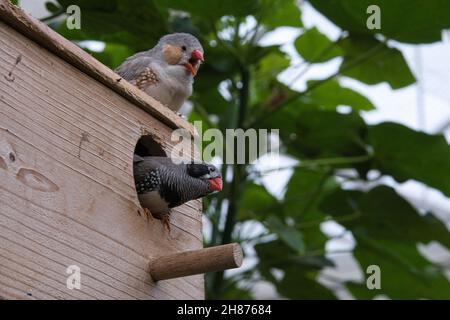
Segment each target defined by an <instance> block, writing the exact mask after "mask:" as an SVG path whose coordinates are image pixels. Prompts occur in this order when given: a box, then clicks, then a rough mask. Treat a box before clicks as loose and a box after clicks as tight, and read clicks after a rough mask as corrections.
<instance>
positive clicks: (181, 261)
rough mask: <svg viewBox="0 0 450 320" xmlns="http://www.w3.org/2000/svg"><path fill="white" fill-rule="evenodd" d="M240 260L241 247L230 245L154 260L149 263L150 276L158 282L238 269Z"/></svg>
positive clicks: (241, 254)
mask: <svg viewBox="0 0 450 320" xmlns="http://www.w3.org/2000/svg"><path fill="white" fill-rule="evenodd" d="M242 259H243V253H242V248H241V246H240V245H239V244H237V243H231V244H226V245H222V246H217V247H211V248H205V249H200V250H195V251H186V252H182V253H176V254H172V255H168V256H162V257H158V258H155V259H153V260H152V261H151V262H150V275H151V277H152V279H153V280H154V281H159V280H165V279H173V278H178V277H186V276H192V275H195V274H201V273H206V272H215V271H222V270H226V269H233V268H238V267H240V266H241V264H242Z"/></svg>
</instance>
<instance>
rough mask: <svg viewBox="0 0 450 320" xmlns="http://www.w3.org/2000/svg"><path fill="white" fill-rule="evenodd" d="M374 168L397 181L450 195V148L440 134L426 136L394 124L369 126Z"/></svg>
mask: <svg viewBox="0 0 450 320" xmlns="http://www.w3.org/2000/svg"><path fill="white" fill-rule="evenodd" d="M369 142H370V143H371V145H372V147H373V149H374V152H375V164H374V165H375V168H376V169H378V170H380V171H381V172H382V173H384V174H387V175H391V176H392V177H394V178H395V179H396V180H397V181H399V182H404V181H407V180H409V179H414V180H418V181H421V182H423V183H425V184H427V185H429V186H430V187H433V188H436V189H439V190H441V191H442V192H443V193H444V194H445V195H447V196H450V147H449V145H448V144H447V142H446V140H445V138H444V136H442V135H428V134H426V133H423V132H418V131H414V130H412V129H409V128H407V127H405V126H403V125H400V124H396V123H390V122H387V123H381V124H378V125H375V126H371V127H369Z"/></svg>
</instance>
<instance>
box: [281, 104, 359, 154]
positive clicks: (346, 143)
mask: <svg viewBox="0 0 450 320" xmlns="http://www.w3.org/2000/svg"><path fill="white" fill-rule="evenodd" d="M285 117H286V116H285ZM273 120H274V119H273ZM294 120H295V122H296V123H295V125H294V128H293V130H292V131H290V132H289V134H290V135H291V139H290V141H285V142H288V150H289V151H290V152H292V153H293V154H300V155H301V154H303V155H305V156H307V157H313V158H319V157H320V158H326V157H336V156H358V155H363V154H366V150H365V146H364V139H365V135H366V126H365V123H364V121H363V120H362V119H361V117H360V116H359V115H358V114H356V113H350V114H340V113H338V112H335V111H321V110H305V111H303V112H299V113H298V116H297V117H296V118H295V119H294ZM279 127H280V128H284V127H283V125H282V124H281V123H280V124H279ZM284 130H288V129H287V128H286V129H284ZM292 133H295V134H296V136H294V137H293V136H292Z"/></svg>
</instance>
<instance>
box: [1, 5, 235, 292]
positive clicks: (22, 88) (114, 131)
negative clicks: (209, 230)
mask: <svg viewBox="0 0 450 320" xmlns="http://www.w3.org/2000/svg"><path fill="white" fill-rule="evenodd" d="M177 128H184V129H186V130H187V131H188V132H191V133H192V134H194V130H193V127H192V126H191V125H190V124H189V123H188V122H186V121H185V120H183V119H181V118H180V117H179V116H177V115H176V114H174V113H173V112H172V111H170V110H169V109H168V108H166V107H164V106H162V105H161V104H160V103H159V102H157V101H155V100H154V99H152V98H151V97H149V96H148V95H146V94H145V93H144V92H141V91H140V90H138V89H137V88H135V87H134V86H132V85H130V84H129V83H127V82H126V81H124V80H122V79H121V78H120V77H119V76H118V75H117V74H115V73H114V72H113V71H112V70H110V69H109V68H107V67H106V66H104V65H102V64H101V63H100V62H98V61H97V60H95V59H94V58H93V57H91V56H90V55H89V54H87V53H86V52H84V51H83V50H82V49H80V48H78V47H77V46H76V45H74V44H73V43H71V42H70V41H68V40H66V39H64V38H63V37H61V36H60V35H58V34H57V33H55V32H54V31H52V30H51V29H50V28H48V27H47V26H46V25H45V24H43V23H41V22H39V21H37V20H35V19H33V18H32V17H30V16H29V15H27V14H25V13H24V12H22V11H21V10H20V9H19V8H17V7H15V6H13V5H11V4H10V3H9V1H7V0H0V298H3V299H203V298H204V281H203V275H202V274H201V273H204V272H207V271H217V270H223V269H226V268H231V267H236V266H238V265H240V263H241V260H242V252H241V251H240V247H239V246H238V245H234V244H231V245H227V246H221V247H216V248H208V249H203V241H202V219H201V218H202V206H201V202H200V201H192V202H189V203H187V204H185V205H183V206H181V207H178V208H176V210H175V212H174V214H172V220H171V221H172V230H171V233H170V234H169V233H168V231H167V229H165V228H164V226H163V225H162V224H161V223H160V222H159V221H158V220H155V219H152V218H151V217H147V216H146V215H145V214H144V212H143V210H142V207H141V205H140V203H139V200H138V198H137V194H136V190H135V186H134V178H133V154H134V152H135V149H136V148H138V149H139V152H140V153H141V154H144V155H169V154H170V151H171V150H172V148H173V147H174V142H172V141H171V134H172V132H173V130H174V129H177ZM158 280H159V281H158Z"/></svg>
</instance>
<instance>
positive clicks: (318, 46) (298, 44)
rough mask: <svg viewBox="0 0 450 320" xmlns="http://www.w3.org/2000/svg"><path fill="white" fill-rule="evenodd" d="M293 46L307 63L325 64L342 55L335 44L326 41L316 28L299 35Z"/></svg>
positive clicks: (325, 37) (328, 40)
mask: <svg viewBox="0 0 450 320" xmlns="http://www.w3.org/2000/svg"><path fill="white" fill-rule="evenodd" d="M294 44H295V48H296V49H297V51H298V53H299V54H300V55H301V56H302V57H303V59H305V60H306V61H309V62H314V63H316V62H325V61H328V60H330V59H333V58H335V57H338V56H341V55H342V54H343V51H342V49H341V48H340V47H339V46H338V45H337V43H335V42H333V41H331V40H330V39H328V37H327V36H326V35H324V34H323V33H321V32H320V31H319V30H318V29H317V28H316V27H313V28H311V29H308V30H307V31H305V32H304V33H303V34H301V35H300V36H299V37H298V38H297V39H296V40H295V42H294Z"/></svg>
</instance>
